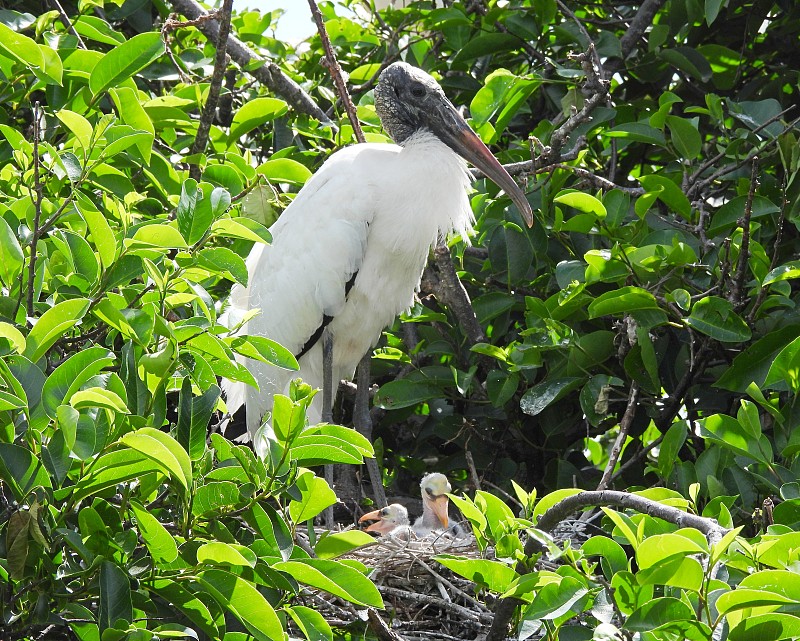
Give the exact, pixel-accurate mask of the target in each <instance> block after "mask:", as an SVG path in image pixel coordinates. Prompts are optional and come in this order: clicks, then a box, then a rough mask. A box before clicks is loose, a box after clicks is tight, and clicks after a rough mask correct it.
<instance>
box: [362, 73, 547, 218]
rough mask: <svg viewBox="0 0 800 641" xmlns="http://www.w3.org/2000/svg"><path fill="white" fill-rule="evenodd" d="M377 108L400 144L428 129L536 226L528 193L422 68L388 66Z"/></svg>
mask: <svg viewBox="0 0 800 641" xmlns="http://www.w3.org/2000/svg"><path fill="white" fill-rule="evenodd" d="M375 109H376V110H377V112H378V116H380V119H381V123H382V124H383V128H384V129H385V130H386V133H387V134H389V136H390V137H391V138H392V140H394V141H395V142H396V143H397V144H398V145H402V144H404V143H405V142H406V141H407V140H408V139H409V138H410V137H411V136H412V135H413V134H415V133H416V132H418V131H423V130H425V131H429V132H430V133H432V134H433V135H434V136H436V137H437V138H438V139H439V140H441V141H442V142H443V143H444V144H446V145H447V146H448V147H450V149H452V150H453V151H454V152H456V153H457V154H458V155H459V156H461V157H462V158H464V160H468V161H469V162H471V163H472V164H473V165H475V166H476V167H477V168H478V169H480V170H481V171H482V172H483V173H484V174H486V175H487V176H488V177H489V178H491V179H492V180H493V181H494V182H495V183H497V185H498V186H499V187H501V188H502V189H504V190H505V191H506V193H507V194H508V195H509V196H510V197H511V199H512V200H513V201H514V203H515V204H516V205H517V208H518V209H519V211H520V213H521V214H522V215H523V217H524V218H525V221H526V222H527V223H528V226H529V227H530V226H531V225H533V212H532V211H531V205H530V203H529V202H528V201H527V199H526V198H525V194H524V193H522V190H521V189H520V188H519V186H518V185H517V184H516V183H515V182H514V179H513V178H511V176H509V175H508V172H507V171H506V170H505V169H503V167H502V165H501V164H500V163H499V162H497V159H496V158H495V157H494V156H493V155H492V152H491V151H489V149H488V148H487V147H486V145H484V144H483V143H482V142H481V139H480V138H479V137H478V135H477V134H476V133H475V132H474V131H472V129H470V127H469V125H468V124H467V123H466V121H465V120H464V118H462V117H461V115H460V114H459V113H458V111H457V110H456V108H455V107H454V106H453V103H452V102H450V101H449V100H448V99H447V96H445V95H444V91H442V88H441V87H440V86H439V83H438V82H436V81H435V80H434V79H433V78H431V77H430V76H429V75H428V74H427V73H425V72H424V71H422V69H417V68H416V67H412V66H411V65H408V64H406V63H405V62H395V63H393V64H391V65H389V66H388V67H386V69H384V70H383V72H382V73H381V76H380V78H378V85H377V86H376V87H375Z"/></svg>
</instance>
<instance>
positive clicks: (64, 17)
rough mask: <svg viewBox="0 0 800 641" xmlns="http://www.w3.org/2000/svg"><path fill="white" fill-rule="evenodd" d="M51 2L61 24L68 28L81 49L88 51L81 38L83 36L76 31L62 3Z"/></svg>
mask: <svg viewBox="0 0 800 641" xmlns="http://www.w3.org/2000/svg"><path fill="white" fill-rule="evenodd" d="M50 2H52V3H53V6H55V8H56V11H58V17H59V18H60V19H61V23H62V24H63V25H64V26H65V27H66V28H67V31H69V32H70V33H71V34H72V35H73V36H75V39H76V40H77V41H78V46H79V47H80V48H81V49H86V43H85V42H84V41H83V39H82V38H81V34H79V33H78V32H77V31H76V30H75V27H74V25H73V24H72V20H70V19H69V16H68V15H67V12H66V11H64V7H62V6H61V3H60V2H59V1H58V0H50Z"/></svg>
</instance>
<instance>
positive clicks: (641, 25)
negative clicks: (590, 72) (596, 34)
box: [619, 0, 666, 60]
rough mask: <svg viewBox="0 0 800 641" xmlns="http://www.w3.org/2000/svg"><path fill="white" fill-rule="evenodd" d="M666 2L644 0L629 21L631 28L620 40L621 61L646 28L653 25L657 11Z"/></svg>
mask: <svg viewBox="0 0 800 641" xmlns="http://www.w3.org/2000/svg"><path fill="white" fill-rule="evenodd" d="M665 2H666V0H644V2H642V5H641V6H640V7H639V10H638V11H637V12H636V15H635V16H634V17H633V20H631V26H630V27H628V30H627V31H626V32H625V35H624V36H622V38H620V41H619V44H620V48H621V49H622V58H623V60H624V59H625V58H627V57H628V56H629V55H630V53H631V51H633V49H634V47H635V46H636V43H637V41H638V40H639V38H641V37H642V36H643V35H644V32H645V31H647V28H648V27H649V26H650V25H651V24H652V23H653V18H655V16H656V14H657V13H658V10H659V9H660V8H661V7H663V6H664V4H665Z"/></svg>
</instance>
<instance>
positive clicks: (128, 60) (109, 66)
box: [89, 31, 164, 97]
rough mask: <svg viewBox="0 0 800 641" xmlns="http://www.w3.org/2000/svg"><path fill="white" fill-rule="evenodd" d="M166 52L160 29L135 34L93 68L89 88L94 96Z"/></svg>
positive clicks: (133, 73)
mask: <svg viewBox="0 0 800 641" xmlns="http://www.w3.org/2000/svg"><path fill="white" fill-rule="evenodd" d="M163 53H164V43H163V42H162V40H161V34H160V33H159V32H158V31H149V32H146V33H140V34H139V35H137V36H134V37H133V38H131V39H130V40H128V41H127V42H125V43H123V44H121V45H118V46H116V47H114V48H113V49H111V51H109V52H108V53H107V54H105V55H104V56H103V57H102V58H101V59H100V61H99V62H98V63H97V64H96V65H95V66H94V69H92V73H91V75H90V76H89V89H90V91H91V92H92V95H93V96H94V97H97V96H99V95H101V94H102V93H103V92H105V91H106V90H107V89H109V88H110V87H112V86H114V85H118V84H120V83H121V82H122V81H123V80H127V79H128V78H130V77H131V76H133V75H135V74H137V73H139V72H140V71H141V70H142V69H144V68H145V67H147V66H148V65H149V64H150V63H151V62H153V61H154V60H156V58H158V57H160V56H161V55H163Z"/></svg>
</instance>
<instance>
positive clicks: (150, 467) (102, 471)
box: [73, 422, 166, 501]
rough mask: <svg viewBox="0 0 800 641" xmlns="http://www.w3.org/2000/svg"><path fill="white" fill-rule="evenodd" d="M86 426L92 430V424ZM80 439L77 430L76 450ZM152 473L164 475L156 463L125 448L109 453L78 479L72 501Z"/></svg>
mask: <svg viewBox="0 0 800 641" xmlns="http://www.w3.org/2000/svg"><path fill="white" fill-rule="evenodd" d="M88 425H89V427H92V428H94V424H93V423H92V422H89V424H88ZM79 427H80V426H79ZM81 439H82V436H81V431H80V429H79V430H78V435H77V437H76V448H77V446H78V444H79V443H80V442H81ZM87 449H88V448H87ZM153 472H157V473H158V474H163V475H165V474H166V472H165V470H164V469H163V467H162V466H161V465H159V464H158V462H156V461H154V460H153V459H151V458H148V457H146V456H144V455H143V454H141V453H139V452H137V451H134V450H131V449H129V448H125V449H122V450H115V451H112V452H109V453H107V454H104V455H102V456H101V457H100V458H98V459H97V460H96V461H95V462H94V463H93V465H92V467H91V469H90V471H89V472H88V473H87V474H84V475H83V476H81V477H80V479H78V482H77V484H76V488H75V492H74V494H73V499H74V500H75V501H79V500H81V499H84V498H86V497H88V496H92V495H93V494H96V493H97V492H101V491H102V490H104V489H106V488H108V487H113V486H115V485H118V484H119V483H125V482H127V481H130V480H133V479H136V478H141V477H143V476H144V475H145V474H149V473H153Z"/></svg>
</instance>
